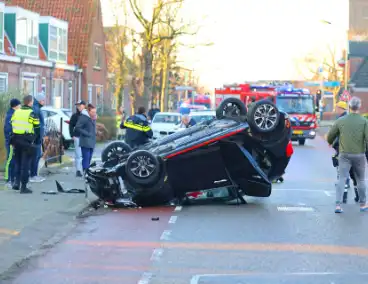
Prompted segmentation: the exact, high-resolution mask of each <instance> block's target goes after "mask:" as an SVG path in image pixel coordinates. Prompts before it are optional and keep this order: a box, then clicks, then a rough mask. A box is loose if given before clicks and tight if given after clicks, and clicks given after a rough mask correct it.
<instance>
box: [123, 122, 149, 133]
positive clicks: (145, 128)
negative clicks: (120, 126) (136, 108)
mask: <svg viewBox="0 0 368 284" xmlns="http://www.w3.org/2000/svg"><path fill="white" fill-rule="evenodd" d="M124 126H125V127H126V128H131V129H134V130H138V131H142V132H148V131H150V130H151V127H150V126H143V125H140V124H137V123H134V122H133V121H127V120H126V121H125V122H124Z"/></svg>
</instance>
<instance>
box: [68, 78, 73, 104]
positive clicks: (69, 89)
mask: <svg viewBox="0 0 368 284" xmlns="http://www.w3.org/2000/svg"><path fill="white" fill-rule="evenodd" d="M68 98H69V108H70V109H71V110H73V105H74V101H73V81H72V80H69V81H68Z"/></svg>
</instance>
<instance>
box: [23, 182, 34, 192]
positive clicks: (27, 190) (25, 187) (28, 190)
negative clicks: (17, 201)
mask: <svg viewBox="0 0 368 284" xmlns="http://www.w3.org/2000/svg"><path fill="white" fill-rule="evenodd" d="M32 192H33V191H32V190H30V189H29V188H28V187H27V184H24V183H22V187H21V188H20V193H21V194H28V193H32Z"/></svg>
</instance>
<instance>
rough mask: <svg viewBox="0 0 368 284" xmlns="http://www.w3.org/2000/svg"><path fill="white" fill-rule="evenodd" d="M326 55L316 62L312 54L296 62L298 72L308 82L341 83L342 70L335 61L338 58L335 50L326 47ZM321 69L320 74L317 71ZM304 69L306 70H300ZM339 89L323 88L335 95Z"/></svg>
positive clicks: (315, 57)
mask: <svg viewBox="0 0 368 284" xmlns="http://www.w3.org/2000/svg"><path fill="white" fill-rule="evenodd" d="M327 50H328V54H327V55H326V56H325V57H324V58H323V59H322V60H318V59H317V56H315V55H314V54H309V55H307V56H306V57H304V58H303V59H302V60H301V61H299V62H296V67H297V69H298V72H299V73H300V74H301V75H302V76H303V77H304V79H305V80H308V81H319V80H323V81H338V82H342V81H343V76H344V69H343V68H341V67H340V66H339V65H338V63H337V61H338V59H337V58H338V56H337V52H336V49H333V48H331V47H330V46H328V47H327ZM321 67H322V70H323V72H322V73H320V72H319V69H320V68H321ZM302 69H306V70H302ZM339 89H340V87H331V88H325V90H327V91H331V92H332V93H334V94H335V95H336V94H337V93H338V91H339Z"/></svg>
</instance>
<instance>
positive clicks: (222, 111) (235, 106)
mask: <svg viewBox="0 0 368 284" xmlns="http://www.w3.org/2000/svg"><path fill="white" fill-rule="evenodd" d="M246 115H247V108H246V107H245V105H244V103H243V102H242V101H241V100H239V99H237V98H227V99H225V100H223V101H222V102H221V104H220V105H219V107H218V108H217V109H216V118H217V119H227V118H228V119H240V120H241V121H246Z"/></svg>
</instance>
